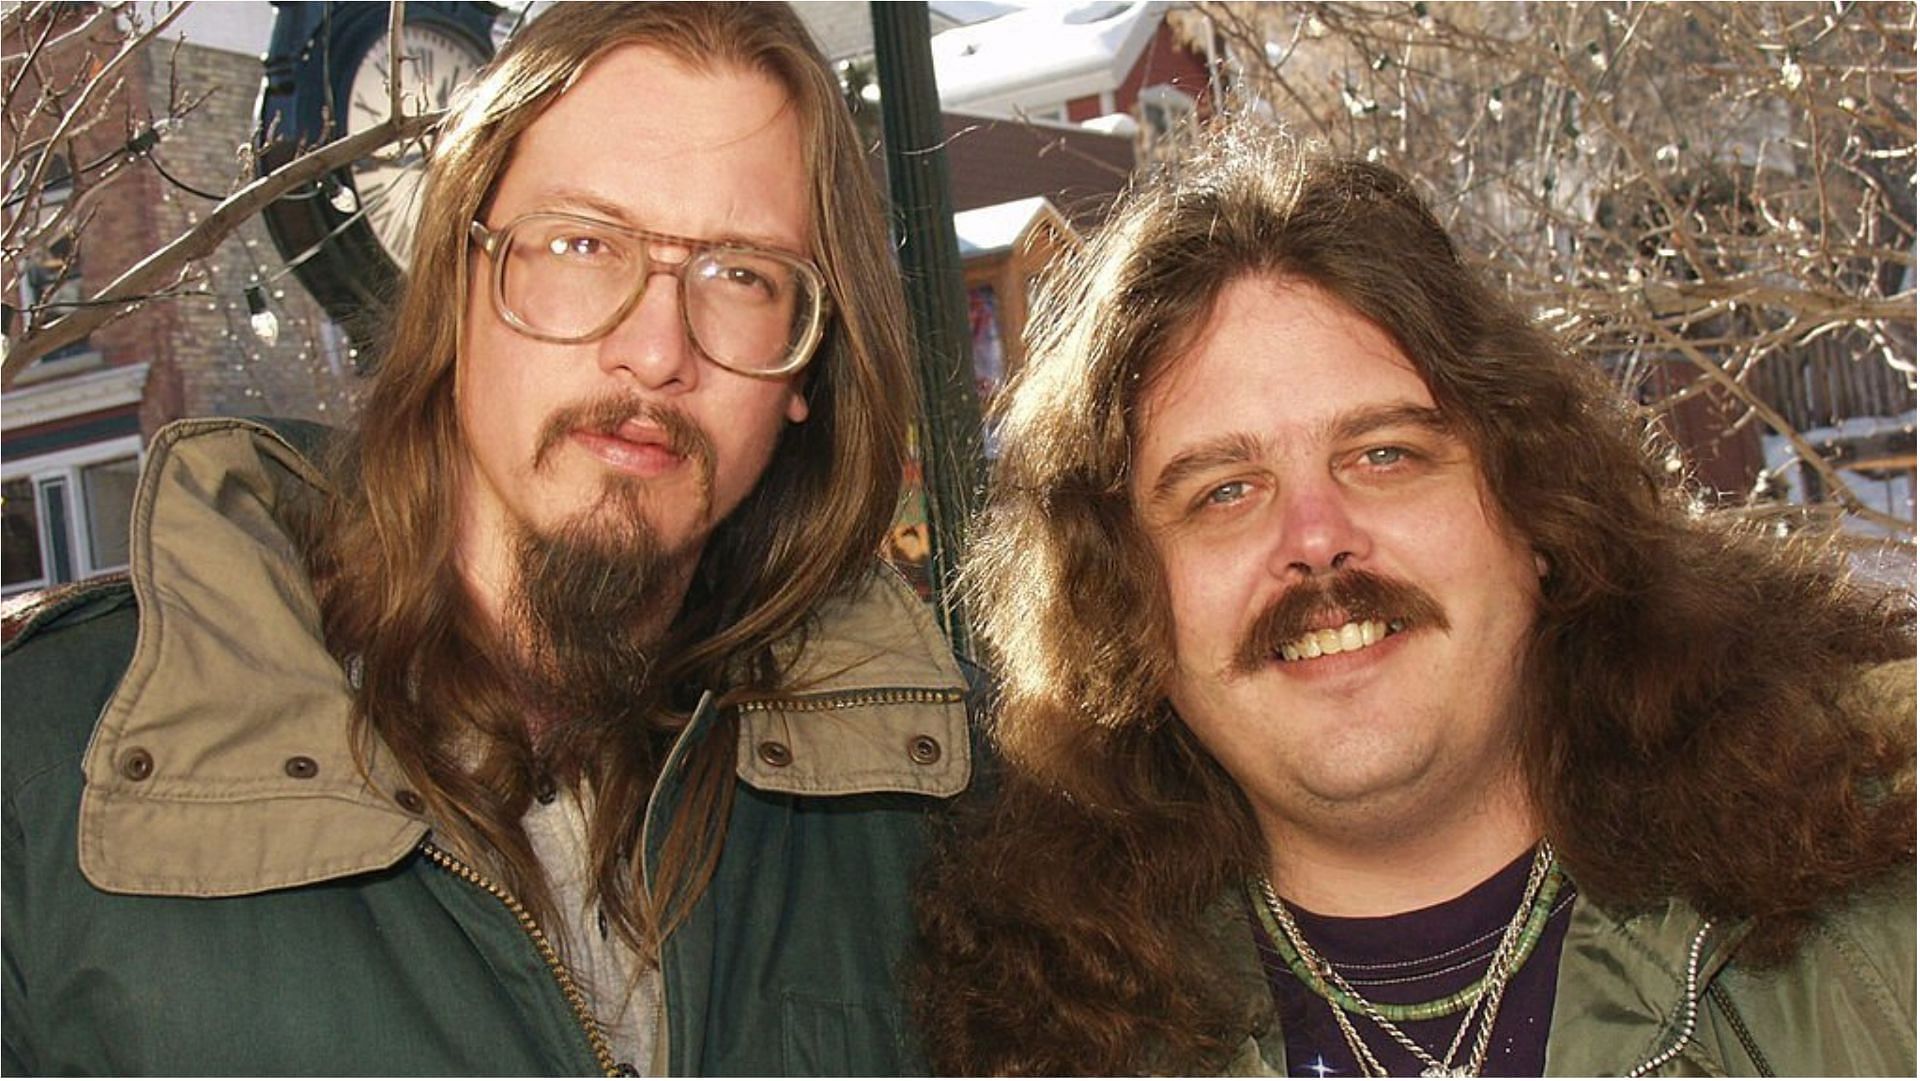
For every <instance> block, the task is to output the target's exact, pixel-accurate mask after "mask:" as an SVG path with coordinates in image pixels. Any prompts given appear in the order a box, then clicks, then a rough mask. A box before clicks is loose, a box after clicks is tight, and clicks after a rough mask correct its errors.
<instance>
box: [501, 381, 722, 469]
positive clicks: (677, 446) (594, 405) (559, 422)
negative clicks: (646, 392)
mask: <svg viewBox="0 0 1920 1081" xmlns="http://www.w3.org/2000/svg"><path fill="white" fill-rule="evenodd" d="M630 420H637V421H641V422H643V423H652V424H657V425H659V427H660V430H661V431H662V432H663V433H665V435H666V440H667V450H669V451H670V452H672V453H673V454H674V455H676V456H678V457H681V458H685V459H686V460H688V461H690V462H692V463H694V465H695V466H697V467H698V468H699V471H700V479H701V484H702V486H703V487H705V488H707V489H709V490H711V489H712V487H713V456H714V455H713V439H712V437H710V436H708V435H707V433H706V430H705V429H703V428H701V427H700V425H699V424H698V423H697V422H696V421H695V420H694V419H693V418H692V417H690V416H688V415H687V414H686V413H685V412H683V411H682V410H680V409H678V408H676V407H674V406H671V405H661V404H659V403H655V402H643V401H640V400H638V399H634V398H628V397H623V396H621V395H609V396H607V397H602V398H595V399H593V400H591V401H586V402H579V403H577V404H574V405H570V406H566V407H564V408H561V409H558V410H555V411H554V414H553V415H552V416H551V417H548V418H547V422H546V424H544V425H542V426H541V428H540V439H539V441H538V443H537V444H536V445H535V447H534V452H533V468H534V471H535V472H539V471H540V470H541V469H544V468H545V467H546V464H547V460H548V458H549V457H550V456H551V455H552V453H553V451H554V450H555V449H556V448H558V447H559V446H560V444H561V443H562V442H564V441H565V440H566V438H567V436H568V435H569V434H571V433H573V432H576V431H583V430H584V431H589V432H598V433H600V434H602V435H609V436H610V435H612V434H614V432H616V431H617V430H619V428H620V426H621V425H622V424H625V423H626V422H628V421H630Z"/></svg>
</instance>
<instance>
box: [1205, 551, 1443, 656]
mask: <svg viewBox="0 0 1920 1081" xmlns="http://www.w3.org/2000/svg"><path fill="white" fill-rule="evenodd" d="M1334 613H1340V614H1341V615H1342V616H1343V617H1344V619H1343V622H1346V621H1358V620H1367V619H1376V620H1379V621H1380V622H1382V623H1388V622H1398V623H1400V624H1401V625H1402V626H1403V628H1407V627H1432V628H1434V629H1435V630H1446V629H1447V616H1446V613H1445V612H1443V611H1441V610H1440V602H1438V601H1436V600H1434V599H1433V598H1432V597H1431V596H1430V595H1428V594H1427V592H1426V591H1425V590H1422V589H1421V588H1420V587H1419V586H1416V585H1414V584H1412V583H1410V582H1402V581H1399V580H1397V579H1393V578H1387V577H1384V576H1382V575H1378V574H1374V573H1372V572H1371V571H1340V572H1338V573H1336V574H1333V575H1330V576H1328V577H1325V578H1313V579H1309V580H1307V581H1305V582H1302V583H1301V584H1300V585H1297V586H1294V587H1293V588H1292V589H1289V590H1287V591H1286V592H1285V593H1282V594H1281V595H1280V596H1278V597H1275V598H1274V600H1273V603H1272V604H1269V605H1267V607H1266V610H1265V611H1263V612H1261V613H1260V614H1259V615H1258V616H1256V617H1255V618H1254V620H1253V622H1251V623H1250V624H1248V625H1247V630H1246V633H1245V634H1244V635H1242V636H1241V639H1240V648H1239V649H1237V650H1235V651H1234V655H1233V663H1232V665H1230V666H1229V667H1228V669H1227V673H1228V674H1229V675H1246V674H1247V673H1249V672H1253V671H1255V670H1257V669H1259V668H1260V667H1261V666H1263V665H1265V664H1266V663H1267V662H1268V661H1271V660H1272V659H1273V656H1274V654H1275V653H1277V652H1278V651H1279V649H1280V647H1281V645H1283V644H1284V643H1287V642H1291V641H1293V640H1294V639H1296V638H1298V637H1300V636H1301V635H1303V634H1305V633H1307V632H1308V631H1310V630H1314V629H1316V624H1318V625H1321V626H1324V625H1325V623H1326V621H1327V619H1328V618H1329V617H1331V616H1332V615H1333V614H1334Z"/></svg>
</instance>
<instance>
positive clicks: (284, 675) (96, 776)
mask: <svg viewBox="0 0 1920 1081" xmlns="http://www.w3.org/2000/svg"><path fill="white" fill-rule="evenodd" d="M324 484H325V481H324V479H323V478H322V476H321V475H320V473H319V471H318V470H317V469H316V468H315V467H314V466H313V464H312V463H311V462H309V461H308V460H307V458H306V457H305V456H304V455H303V454H302V453H301V452H300V451H299V450H298V449H296V447H295V446H294V445H293V444H292V443H291V442H289V441H288V440H287V439H286V438H284V437H283V436H282V435H280V434H278V433H277V432H275V431H274V430H273V429H271V428H268V427H266V426H264V425H261V424H259V423H255V422H251V421H243V420H233V419H218V420H194V421H182V422H178V423H176V424H172V425H169V426H168V427H166V428H165V429H163V430H162V431H160V432H159V433H158V434H156V435H155V437H154V439H153V441H152V443H151V445H150V446H149V448H148V459H147V463H146V466H145V468H144V469H143V470H142V473H141V478H140V484H139V488H138V489H137V491H136V493H135V497H134V508H133V523H132V533H131V543H130V553H129V557H130V566H129V575H130V577H131V579H132V586H133V591H134V595H135V598H136V600H137V602H138V605H139V612H140V625H139V636H138V640H137V642H136V645H135V647H134V654H133V658H132V660H131V662H130V663H129V665H128V668H127V672H126V675H125V677H124V678H123V679H122V680H121V682H120V685H119V688H118V689H117V690H116V691H115V693H114V695H113V697H112V698H111V699H110V700H109V701H108V703H107V706H106V708H105V710H103V712H102V714H101V717H100V721H99V724H98V725H97V726H96V728H95V731H94V735H93V739H92V742H91V743H90V744H89V746H88V748H87V755H86V760H85V767H84V768H85V773H86V789H85V792H84V794H83V796H82V799H81V810H80V831H79V832H80V851H79V859H80V867H81V870H82V872H83V873H84V874H85V875H86V877H87V878H88V880H89V881H91V882H92V883H93V884H94V885H95V886H98V887H99V888H101V889H103V890H107V891H110V892H120V893H143V894H162V895H173V896H200V897H216V896H233V895H239V894H247V893H254V892H259V891H263V890H270V889H279V888H284V887H288V886H296V885H302V884H306V883H311V882H318V881H324V880H326V879H330V878H335V877H339V876H342V875H348V874H354V873H359V872H366V871H373V870H378V869H382V868H385V867H389V866H391V865H392V864H394V863H395V862H396V861H398V860H399V859H400V858H401V857H403V856H405V855H406V854H407V853H408V852H409V851H411V850H412V849H413V848H414V847H415V846H417V845H418V844H419V842H420V841H421V839H422V838H423V837H424V836H425V834H426V833H427V831H428V829H429V827H430V823H429V822H428V820H427V819H426V818H425V817H423V816H422V815H421V814H419V813H417V812H414V811H410V810H408V809H407V806H406V805H412V806H418V802H417V801H416V800H414V799H413V798H412V797H411V794H410V793H408V792H407V791H406V790H407V787H408V783H409V782H408V781H407V780H406V778H405V775H404V774H403V772H402V771H401V770H400V768H399V766H398V765H397V763H395V762H394V760H393V759H392V757H391V756H390V755H389V754H388V753H387V752H386V750H385V749H384V748H383V747H381V746H380V745H379V744H378V741H377V740H369V742H368V745H366V746H363V747H361V748H358V750H359V752H360V753H359V755H358V756H357V757H356V755H355V750H356V748H354V747H353V746H352V745H351V742H350V740H351V726H350V724H349V720H350V715H351V705H352V690H351V688H350V686H349V684H348V681H347V676H346V674H345V673H344V672H343V671H342V669H341V666H340V664H339V663H338V661H336V660H335V659H334V657H333V656H332V654H330V653H329V652H328V651H327V648H326V646H325V643H324V641H323V640H322V636H321V631H320V610H319V606H318V603H317V602H316V600H315V598H314V595H313V590H312V587H311V584H310V583H309V581H308V578H307V573H306V569H305V563H304V560H303V558H302V556H301V554H300V552H299V550H298V548H297V546H296V544H295V543H294V541H293V540H292V538H290V537H289V536H288V535H287V534H286V531H285V530H284V528H283V527H282V526H281V525H280V523H279V521H278V519H277V518H276V515H275V512H276V508H279V507H282V506H285V505H286V504H287V503H288V502H289V500H290V499H291V498H293V497H295V496H297V495H299V494H301V493H302V492H304V491H309V490H315V489H319V488H321V487H323V486H324ZM785 650H786V652H785V656H787V657H789V658H791V659H792V664H791V666H790V671H791V672H792V673H793V676H794V679H793V680H792V682H791V683H790V687H791V688H792V689H791V690H790V691H788V692H783V693H782V694H781V695H780V696H778V697H774V698H767V699H763V700H759V701H751V702H745V703H742V705H741V725H740V733H741V734H740V752H739V755H738V769H739V775H740V778H741V780H743V781H744V782H746V783H748V784H751V785H754V786H756V787H759V788H763V789H768V790H773V791H781V792H791V793H794V794H799V795H841V794H849V793H854V792H872V791H897V792H909V793H917V794H923V795H931V796H950V795H953V794H956V793H958V792H959V791H961V790H962V789H964V788H965V787H966V784H967V780H968V777H969V775H970V772H971V759H970V745H969V740H968V721H967V710H966V703H965V692H966V680H965V678H964V677H963V676H962V674H961V672H960V669H959V665H958V664H957V662H956V661H955V660H954V658H953V655H952V652H951V651H950V649H949V648H948V647H947V645H946V641H945V639H944V638H943V637H942V636H941V634H940V632H939V630H938V628H937V627H936V626H935V625H934V623H933V620H932V617H931V615H930V614H929V613H928V611H927V610H926V606H925V605H924V603H923V602H921V601H920V600H919V598H918V597H917V596H916V595H914V593H913V592H912V590H911V589H909V588H908V587H907V586H906V584H905V583H904V582H902V581H901V580H900V579H899V577H898V575H896V574H894V573H893V572H892V571H891V570H890V569H886V568H884V567H881V568H877V569H876V572H875V573H874V574H872V575H871V576H869V578H868V579H867V580H866V581H865V582H864V583H863V584H862V586H861V588H859V589H857V590H854V591H852V592H851V593H850V594H849V595H846V596H842V597H837V598H835V599H834V600H833V601H831V602H830V603H828V604H827V605H824V606H823V607H822V608H821V609H820V611H819V612H818V613H817V614H816V618H815V619H814V620H812V621H811V622H810V626H809V628H808V633H807V634H806V635H805V636H804V637H803V638H799V639H796V640H795V641H792V642H790V643H788V644H787V646H786V647H785ZM876 706H879V707H885V708H873V707H876ZM769 744H777V745H778V748H779V749H778V750H773V749H770V748H769V747H768V745H769ZM362 766H364V770H363V768H362Z"/></svg>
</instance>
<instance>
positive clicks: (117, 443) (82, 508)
mask: <svg viewBox="0 0 1920 1081" xmlns="http://www.w3.org/2000/svg"><path fill="white" fill-rule="evenodd" d="M7 473H8V476H7V477H6V479H5V481H4V486H3V489H0V495H3V496H4V501H3V502H0V546H3V547H0V564H4V575H3V576H0V592H4V593H9V594H10V593H16V592H20V591H22V590H28V589H36V588H42V587H46V586H51V585H57V584H59V583H61V582H71V581H73V580H75V579H78V578H87V577H90V576H92V575H96V574H102V573H105V572H107V571H114V570H119V569H121V568H124V567H125V566H126V565H127V561H128V556H129V546H128V541H129V536H128V530H129V527H130V523H131V520H132V517H133V493H134V487H135V486H136V484H137V483H138V481H139V477H140V459H139V437H137V436H133V437H128V438H125V439H117V440H113V441H111V442H108V443H104V444H96V445H93V446H90V447H84V448H80V449H78V450H75V451H66V452H62V453H60V454H57V455H47V456H46V457H43V458H37V459H30V460H28V461H25V462H8V463H7Z"/></svg>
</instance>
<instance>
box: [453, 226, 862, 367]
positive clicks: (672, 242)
mask: <svg viewBox="0 0 1920 1081" xmlns="http://www.w3.org/2000/svg"><path fill="white" fill-rule="evenodd" d="M471 234H472V236H473V240H474V242H475V243H477V244H479V245H480V250H482V251H484V252H486V253H487V256H488V257H489V258H491V259H492V260H493V306H494V310H495V311H498V312H499V313H500V318H502V319H504V320H506V321H507V323H508V324H509V325H511V326H512V327H513V328H514V329H516V330H518V331H520V332H521V333H522V334H525V335H527V336H528V337H530V338H538V339H540V340H541V341H548V342H590V341H593V340H594V339H596V338H601V337H604V336H605V335H607V334H608V333H610V332H612V330H613V328H614V327H616V326H618V325H619V324H620V321H621V320H622V319H625V318H626V316H627V313H628V312H629V311H631V310H632V309H633V305H634V303H635V302H636V301H638V300H639V299H640V294H641V293H642V292H644V291H645V289H646V285H647V282H648V281H649V280H651V279H652V277H653V276H654V275H655V274H663V273H664V274H672V275H673V276H674V278H675V279H676V280H678V282H679V283H680V312H681V317H682V319H683V320H684V321H685V323H686V329H687V337H688V338H689V339H690V340H692V342H693V343H694V345H695V346H696V347H698V348H699V350H700V352H701V353H702V354H704V355H705V356H706V357H707V359H709V360H711V361H713V362H714V363H715V364H718V365H720V366H721V367H722V368H726V369H728V370H730V371H735V372H739V373H740V374H742V375H753V376H768V377H771V376H781V375H789V374H791V373H793V372H796V371H799V370H800V369H801V368H803V367H805V366H806V363H807V361H808V359H810V358H811V357H812V356H813V350H814V347H815V346H816V345H818V344H820V335H821V334H822V332H823V331H824V329H825V327H826V322H827V311H828V307H829V304H828V301H827V288H826V280H825V279H824V278H822V277H821V275H820V271H818V270H816V269H815V268H814V266H813V264H811V263H809V262H806V261H805V260H802V259H797V258H795V257H793V256H791V255H787V254H786V253H784V252H777V251H769V250H767V249H765V248H754V247H748V246H746V245H741V244H724V243H722V244H716V243H710V242H708V241H704V240H694V239H690V238H688V237H680V236H672V235H669V234H666V233H650V232H647V231H645V230H642V229H629V228H626V227H625V226H620V225H614V224H611V223H609V222H604V221H598V220H596V219H593V218H587V217H581V216H580V215H577V214H559V213H546V212H540V213H533V214H524V215H521V216H520V217H518V218H515V219H513V220H512V221H510V222H508V223H507V224H506V225H505V226H504V227H502V228H500V229H498V230H493V229H488V228H487V227H486V226H485V225H483V224H481V223H480V222H478V221H476V222H474V223H473V226H472V228H471ZM662 248H674V249H679V250H680V251H682V252H685V253H686V254H684V255H683V256H681V257H680V258H679V259H678V260H669V259H663V258H661V256H660V249H662Z"/></svg>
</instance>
